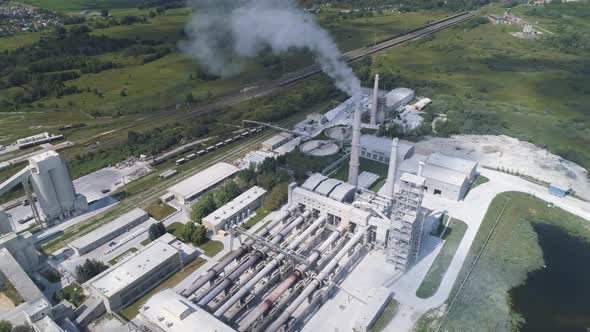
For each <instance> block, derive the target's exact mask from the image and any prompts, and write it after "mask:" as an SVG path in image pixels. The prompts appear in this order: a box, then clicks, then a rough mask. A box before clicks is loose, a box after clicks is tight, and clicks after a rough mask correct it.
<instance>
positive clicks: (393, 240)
mask: <svg viewBox="0 0 590 332" xmlns="http://www.w3.org/2000/svg"><path fill="white" fill-rule="evenodd" d="M400 180H401V181H400V184H401V185H400V191H399V192H398V193H397V194H396V195H395V198H394V204H393V209H392V212H391V228H390V230H389V241H388V245H387V261H388V262H389V263H392V264H393V265H394V266H395V269H396V270H401V271H406V270H408V269H409V268H410V267H411V266H412V265H413V264H414V262H415V261H416V258H417V257H418V255H419V253H420V246H421V241H422V227H423V217H422V216H421V213H420V208H421V205H422V198H423V197H424V181H425V180H424V178H423V177H421V176H416V175H412V174H407V173H406V174H404V175H403V176H402V178H401V179H400Z"/></svg>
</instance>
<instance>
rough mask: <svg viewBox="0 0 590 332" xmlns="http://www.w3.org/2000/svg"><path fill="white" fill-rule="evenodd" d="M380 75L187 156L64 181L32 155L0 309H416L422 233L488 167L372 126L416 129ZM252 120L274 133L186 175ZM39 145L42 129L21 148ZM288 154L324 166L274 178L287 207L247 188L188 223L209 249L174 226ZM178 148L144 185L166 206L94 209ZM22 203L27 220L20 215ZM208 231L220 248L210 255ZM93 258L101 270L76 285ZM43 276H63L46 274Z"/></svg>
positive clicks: (373, 316) (237, 325) (433, 248)
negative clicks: (286, 119)
mask: <svg viewBox="0 0 590 332" xmlns="http://www.w3.org/2000/svg"><path fill="white" fill-rule="evenodd" d="M378 80H379V78H378V76H377V77H376V78H375V86H374V89H363V93H362V96H361V98H360V100H354V99H352V98H351V99H349V100H347V101H345V102H343V103H342V104H340V105H338V106H337V107H335V108H334V109H332V110H330V111H328V112H326V113H325V114H317V113H313V114H309V115H308V116H307V117H306V118H305V119H304V120H302V121H300V122H299V123H297V124H295V125H294V126H293V127H292V128H280V127H277V126H275V125H271V124H264V123H256V122H254V121H250V122H254V123H255V124H256V127H255V128H254V129H252V128H247V129H246V128H244V129H239V130H236V133H235V134H234V133H232V135H233V136H232V137H234V138H233V139H229V140H226V141H222V142H220V143H221V144H220V143H216V144H214V145H211V147H212V148H211V149H209V150H207V149H208V148H207V149H205V148H203V150H199V151H198V152H195V153H192V152H191V151H192V150H191V149H193V146H198V145H197V144H192V143H188V144H185V145H184V146H183V147H181V148H177V149H175V150H174V152H173V153H172V152H167V153H164V154H163V155H161V156H154V157H152V158H150V157H142V158H140V159H139V161H134V163H132V164H137V165H140V166H141V167H139V168H133V167H131V166H129V165H127V166H125V165H124V166H120V168H116V167H114V168H113V167H110V168H108V169H103V170H100V171H98V172H96V173H95V174H91V175H89V176H87V177H86V178H81V179H78V180H76V181H72V179H71V177H70V174H69V171H68V168H67V165H66V162H65V160H64V159H63V158H62V157H60V155H59V154H58V153H57V152H55V151H42V152H40V153H37V154H34V155H31V156H30V157H29V158H28V164H27V165H26V166H25V167H22V168H21V169H19V170H18V172H16V174H15V175H13V176H11V177H10V178H9V179H8V180H6V181H4V182H3V183H2V184H0V194H4V193H6V192H8V191H9V190H11V188H14V187H15V186H17V185H22V186H23V188H24V189H25V190H24V191H25V194H26V203H23V204H17V205H15V204H13V205H12V206H10V207H7V208H6V209H0V234H2V235H0V284H1V285H10V287H12V288H14V289H15V291H16V292H17V293H18V294H20V295H19V296H20V299H21V300H22V302H21V303H19V304H18V305H16V306H14V307H12V308H9V309H4V308H1V309H2V310H0V319H6V320H10V321H12V322H14V323H15V324H19V323H27V324H30V325H32V326H33V328H34V329H35V331H106V330H109V331H113V330H118V331H127V330H130V331H161V332H185V331H271V332H273V331H319V330H326V331H332V330H340V331H350V330H354V331H368V330H369V329H371V327H372V326H373V325H374V324H375V322H376V321H377V320H378V319H379V316H380V315H381V313H382V312H383V311H384V309H385V308H386V307H387V306H388V304H389V303H390V302H391V301H393V300H395V301H398V302H400V303H402V304H408V305H409V307H411V306H413V305H414V304H416V303H418V305H421V306H422V307H420V308H426V309H429V308H431V307H434V305H435V304H437V305H440V304H438V302H437V303H434V302H433V303H434V304H433V305H432V306H431V307H427V304H424V303H425V302H420V301H421V300H420V299H417V298H416V295H415V292H416V290H415V288H417V287H418V285H419V284H420V282H421V281H422V279H423V278H424V275H425V273H426V271H427V270H428V268H429V267H430V266H431V265H432V262H433V258H432V257H433V256H436V255H437V254H438V252H439V250H440V249H438V248H440V243H442V240H440V239H439V238H435V237H434V236H433V235H431V233H432V231H433V230H434V229H436V228H437V227H439V225H442V226H444V222H445V220H446V219H445V218H443V217H444V216H445V215H448V214H449V213H450V212H449V211H458V210H461V211H465V210H466V209H467V210H468V209H470V207H469V205H470V204H471V203H470V201H469V199H472V197H476V198H475V199H480V196H477V195H472V194H470V190H471V189H473V187H474V185H473V184H474V182H475V181H476V178H477V177H478V176H479V175H480V173H481V172H488V173H489V172H492V171H490V170H486V169H484V168H482V167H481V166H480V165H478V163H477V162H476V161H473V160H467V159H464V158H459V157H456V156H451V155H447V154H444V153H441V152H440V151H435V150H432V149H426V148H424V147H423V146H421V145H420V144H419V143H413V142H410V141H406V140H401V139H398V138H392V137H384V136H377V130H378V129H379V128H380V127H387V126H391V125H394V124H395V125H399V126H400V128H403V130H412V129H414V128H416V127H417V126H419V125H422V122H423V120H422V118H421V116H420V114H421V112H423V110H424V109H425V108H426V107H428V104H429V103H430V99H428V98H422V97H418V96H416V95H415V93H414V91H412V90H410V89H408V88H396V89H393V90H391V91H382V90H380V89H379V82H378ZM363 118H365V119H367V120H365V122H366V123H363V121H362V119H363ZM264 127H268V128H271V129H272V130H275V131H276V132H273V133H272V134H267V135H266V136H262V135H261V136H260V137H261V138H260V140H259V141H258V142H257V144H256V145H255V146H251V147H249V148H250V149H249V151H244V153H242V154H241V155H240V156H239V159H238V160H235V161H229V160H227V159H225V160H226V161H225V162H223V161H218V160H214V161H212V162H211V163H209V164H206V165H204V166H203V167H202V168H201V169H195V170H194V172H187V171H186V169H187V168H188V167H187V166H188V165H190V163H191V162H192V160H199V158H201V157H203V156H204V155H206V154H208V153H212V152H213V151H214V150H216V149H221V148H222V147H223V146H227V145H230V144H233V143H235V142H238V141H239V140H241V139H242V138H245V137H246V136H248V135H257V134H259V133H261V132H263V128H264ZM50 139H51V140H52V139H54V138H52V137H51V136H50V135H48V134H47V135H46V134H42V135H40V136H38V137H37V136H35V137H34V138H31V139H27V140H24V141H21V142H19V144H20V145H22V144H33V143H35V142H36V141H38V140H39V141H45V140H50ZM195 150H196V149H195ZM296 150H299V151H296ZM293 152H295V153H300V154H302V155H304V156H306V157H309V158H327V157H330V158H331V159H330V160H334V161H333V162H332V161H330V163H331V164H330V165H327V166H326V167H325V169H323V170H317V169H314V171H311V170H310V171H308V172H306V174H305V176H304V177H303V178H298V181H294V180H293V178H294V177H292V176H291V181H289V182H288V184H287V183H284V185H285V187H283V188H281V189H284V191H283V194H284V193H285V192H286V196H287V201H286V203H285V204H284V205H283V206H281V207H280V208H279V209H277V210H275V211H265V213H267V214H264V215H260V216H259V214H260V213H262V212H261V211H262V210H263V207H264V206H265V205H264V202H265V200H267V199H273V198H276V197H274V196H273V195H278V194H277V192H276V191H275V190H270V189H268V188H267V189H268V190H267V189H265V188H263V186H264V185H262V184H259V185H254V184H252V182H249V183H247V184H246V186H247V187H246V188H245V189H243V190H240V192H238V193H236V195H234V196H232V197H230V198H228V199H227V200H224V201H223V203H222V204H219V205H217V206H215V207H214V208H213V209H210V210H208V211H207V213H204V214H203V215H202V217H200V218H199V219H198V222H199V223H200V224H202V226H204V227H202V228H203V229H204V231H203V232H205V231H206V232H207V239H205V241H203V242H204V243H205V245H203V246H199V245H196V244H195V241H185V240H186V238H187V237H188V236H186V235H185V234H183V232H182V228H178V226H179V225H180V226H184V224H186V223H189V222H191V221H189V220H190V218H191V217H192V216H191V213H190V211H191V209H192V208H193V207H194V206H195V204H197V203H198V202H199V201H200V200H201V199H204V197H205V196H204V195H209V194H208V193H213V195H209V196H210V197H209V198H211V197H213V198H212V199H214V200H215V199H218V198H219V197H217V196H215V195H219V191H220V188H223V187H224V186H225V184H227V183H228V181H232V180H234V179H236V178H239V176H240V174H243V173H240V172H241V171H243V170H247V171H252V170H253V169H254V170H256V167H257V165H260V164H261V163H262V162H263V161H264V160H265V159H266V158H279V157H281V156H284V155H286V154H288V153H293ZM187 153H188V155H187V156H185V157H182V158H181V159H178V160H176V162H174V161H171V162H168V163H166V164H165V165H166V166H162V168H163V169H159V170H158V171H159V174H153V175H152V178H151V179H152V180H153V181H160V182H159V183H161V184H163V185H164V184H165V185H166V187H159V188H161V189H162V190H158V191H157V192H155V193H154V194H155V195H156V196H155V197H156V198H158V197H159V199H157V204H158V206H159V207H160V208H162V209H164V210H167V211H170V212H169V213H168V214H166V216H164V217H157V214H155V213H153V212H148V211H150V209H148V208H140V207H143V205H141V206H137V205H135V204H131V205H133V206H131V207H130V206H124V208H122V210H124V211H123V212H121V213H116V214H115V213H113V214H109V213H105V214H103V215H100V216H101V217H100V221H98V220H97V219H98V218H95V219H92V218H93V217H94V216H97V215H99V214H100V213H101V212H107V211H108V210H109V209H111V208H112V207H113V206H116V205H117V204H119V202H118V201H117V199H116V197H117V195H116V194H115V193H113V192H111V190H114V191H116V190H117V188H121V187H122V186H124V185H125V181H126V179H130V175H129V174H137V173H138V171H137V169H141V170H144V169H149V170H150V171H151V169H150V167H155V166H157V165H161V164H164V163H165V162H166V160H168V159H171V158H176V157H178V156H182V155H183V154H187ZM222 153H223V152H222ZM271 162H272V160H271ZM174 165H176V167H174ZM180 165H183V166H182V167H180ZM366 165H372V167H366ZM123 169H125V171H123ZM284 171H285V173H286V174H289V175H292V173H293V171H292V170H289V169H286V170H284ZM125 172H127V173H125ZM142 172H144V171H142ZM145 173H149V172H148V171H145ZM142 174H143V173H142ZM493 176H496V175H495V173H492V174H491V175H490V177H492V178H493ZM502 176H508V175H502ZM138 177H139V176H138ZM131 180H133V178H131ZM236 181H237V180H236ZM518 181H524V180H522V179H518V180H515V181H513V182H514V183H517V182H518ZM245 182H248V181H245ZM506 182H509V181H506ZM150 183H151V182H150ZM527 188H528V190H533V189H530V188H529V187H527ZM154 191H155V190H154ZM540 195H541V196H543V195H545V194H543V193H542V194H540ZM548 195H549V197H551V199H553V198H554V199H565V198H563V197H558V196H553V195H550V194H548ZM563 196H565V194H564V195H563ZM543 197H546V196H543ZM123 202H125V201H123ZM283 202H284V201H282V202H281V204H282V203H283ZM556 204H559V201H558V202H557V203H556ZM480 208H481V209H484V208H487V206H481V207H480ZM584 208H585V207H584ZM471 209H472V208H471ZM29 210H30V217H26V218H23V217H21V216H22V215H28V213H29ZM269 210H271V209H269ZM453 213H456V212H453ZM458 214H460V213H458ZM254 218H257V219H254ZM89 220H90V221H91V222H88V221H89ZM193 220H194V219H193ZM479 222H481V221H479ZM159 223H161V224H162V225H163V226H165V227H166V229H167V230H168V232H167V233H165V234H164V235H160V236H159V237H154V236H152V229H151V226H152V225H156V224H159ZM441 223H443V224H441ZM156 226H159V225H156ZM468 227H475V229H474V231H473V232H470V233H469V236H466V240H465V241H467V242H466V243H463V242H462V243H461V245H462V247H461V250H458V251H457V254H456V257H455V259H456V260H458V262H455V263H454V265H453V268H450V269H449V272H448V273H447V274H445V275H444V278H445V282H444V284H443V286H441V288H440V290H439V293H437V294H442V295H439V296H438V297H436V298H439V297H440V298H441V299H442V301H444V300H446V298H447V296H448V294H449V292H450V289H451V287H452V285H453V284H454V282H455V279H456V278H457V275H458V268H460V267H461V264H462V262H463V260H464V259H465V255H466V254H467V252H468V249H469V245H470V244H471V242H470V241H473V237H474V236H475V233H476V230H477V227H479V224H478V223H471V224H469V225H468ZM179 229H180V230H179ZM471 233H473V234H471ZM64 235H65V236H64ZM189 236H190V234H189ZM55 239H63V243H61V248H60V249H58V250H56V251H55V252H52V253H51V254H52V255H51V256H50V257H46V256H44V255H43V254H41V253H40V252H39V246H40V245H42V244H44V243H48V242H50V241H55ZM433 239H435V240H437V241H439V242H436V241H434V240H433ZM208 241H210V242H209V245H211V244H212V243H218V244H219V245H220V246H222V247H223V249H219V251H218V252H216V253H214V254H209V253H208V250H210V248H207V243H208ZM433 241H434V242H433ZM433 243H435V244H433ZM93 261H96V262H99V263H100V264H99V265H102V266H104V268H101V269H100V271H96V273H93V274H92V275H91V276H90V277H88V278H86V279H85V280H80V278H79V275H80V274H81V271H82V270H83V269H84V268H88V267H87V264H88V262H93ZM457 266H458V268H457ZM51 271H55V272H51ZM82 272H85V271H82ZM51 273H58V274H59V275H60V279H59V281H54V282H50V281H49V279H50V278H49V277H47V275H48V274H51ZM441 278H442V277H441ZM376 280H379V281H376ZM65 289H69V290H70V291H71V289H74V290H75V291H77V292H79V294H78V295H76V296H77V298H75V297H73V296H72V297H69V298H68V299H65V297H63V298H58V297H57V295H56V294H61V293H60V292H63V290H65ZM64 299H65V300H64ZM70 301H71V302H70ZM433 301H434V300H433ZM78 302H79V303H78ZM428 303H430V302H428ZM428 305H429V304H428ZM130 313H131V314H130ZM123 317H125V318H123ZM109 324H114V325H109Z"/></svg>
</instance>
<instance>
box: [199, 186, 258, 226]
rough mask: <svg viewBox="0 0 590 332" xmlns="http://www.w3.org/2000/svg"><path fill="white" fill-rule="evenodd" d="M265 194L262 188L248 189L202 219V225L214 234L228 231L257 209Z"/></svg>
mask: <svg viewBox="0 0 590 332" xmlns="http://www.w3.org/2000/svg"><path fill="white" fill-rule="evenodd" d="M265 194H266V190H264V188H261V187H258V186H254V187H252V188H250V189H248V190H246V191H245V192H244V193H242V194H241V195H239V196H238V197H236V198H234V199H233V200H232V201H231V202H229V203H227V204H225V205H224V206H222V207H220V208H219V209H217V210H215V211H214V212H212V213H211V214H209V215H208V216H206V217H205V218H203V225H204V226H205V227H207V229H209V230H210V231H213V232H214V233H217V232H218V231H220V230H228V229H229V227H231V226H234V225H237V224H239V223H241V222H242V221H244V220H245V219H246V218H248V217H249V216H250V214H251V213H252V211H254V210H255V209H257V208H259V207H260V205H262V197H263V196H264V195H265Z"/></svg>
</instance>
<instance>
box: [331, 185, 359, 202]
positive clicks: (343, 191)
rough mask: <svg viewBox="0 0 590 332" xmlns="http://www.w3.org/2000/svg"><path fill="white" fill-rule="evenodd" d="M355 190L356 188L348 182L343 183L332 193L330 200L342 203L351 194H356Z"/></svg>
mask: <svg viewBox="0 0 590 332" xmlns="http://www.w3.org/2000/svg"><path fill="white" fill-rule="evenodd" d="M355 190H356V188H355V187H354V186H353V185H351V184H349V183H346V182H342V183H341V184H340V185H339V186H338V187H336V188H335V189H334V190H333V191H332V192H331V193H330V198H333V199H335V200H337V201H339V202H342V201H343V200H344V199H345V198H346V196H348V195H349V194H350V193H351V192H354V191H355Z"/></svg>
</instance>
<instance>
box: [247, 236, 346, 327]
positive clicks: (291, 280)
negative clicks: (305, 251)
mask: <svg viewBox="0 0 590 332" xmlns="http://www.w3.org/2000/svg"><path fill="white" fill-rule="evenodd" d="M345 230H346V227H345V226H344V225H340V226H339V227H338V228H337V229H336V231H334V232H333V233H332V234H331V235H330V237H328V239H326V241H324V242H323V243H322V245H321V246H320V247H319V248H318V249H316V250H314V251H313V253H312V254H311V255H309V257H308V258H307V261H306V263H305V264H302V265H300V266H298V267H297V268H296V269H295V271H293V273H291V275H290V276H289V277H288V278H287V279H285V280H284V281H283V282H282V283H281V284H280V285H279V286H278V287H277V288H275V289H274V290H273V291H272V293H270V295H269V296H268V297H266V299H264V301H263V302H262V303H261V304H260V305H259V306H258V307H257V308H256V309H254V310H253V311H251V312H250V314H248V315H247V316H246V317H245V318H244V319H243V320H242V321H241V322H240V327H239V329H238V330H239V331H241V332H243V331H246V330H247V329H248V328H249V327H250V326H252V324H254V322H255V321H256V320H257V319H258V318H259V317H261V316H262V315H264V314H265V313H266V312H268V311H269V310H270V309H272V307H273V305H274V303H275V302H276V301H277V300H278V299H279V298H280V297H281V295H283V293H285V292H286V291H287V290H288V289H289V288H291V287H292V286H293V285H294V284H295V282H297V280H299V278H301V276H302V275H303V274H304V273H305V271H307V269H308V268H309V267H310V266H311V265H313V264H314V263H315V262H316V261H317V260H318V258H320V255H321V253H322V252H323V251H325V250H326V249H327V248H328V247H329V246H330V245H332V243H333V242H334V241H336V239H337V238H338V237H339V236H340V235H341V234H342V233H343V232H344V231H345Z"/></svg>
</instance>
